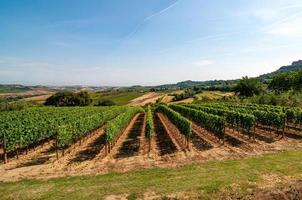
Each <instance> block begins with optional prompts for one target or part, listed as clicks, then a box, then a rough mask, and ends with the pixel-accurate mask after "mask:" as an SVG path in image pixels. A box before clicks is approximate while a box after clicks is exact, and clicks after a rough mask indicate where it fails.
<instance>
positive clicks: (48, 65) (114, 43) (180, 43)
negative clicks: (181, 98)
mask: <svg viewBox="0 0 302 200" xmlns="http://www.w3.org/2000/svg"><path fill="white" fill-rule="evenodd" d="M0 29H1V30H0V83H21V84H26V85H36V84H45V85H75V84H83V85H115V86H120V85H136V84H141V85H158V84H164V83H174V82H178V81H183V80H189V79H190V80H210V79H233V78H240V77H242V76H244V75H248V76H257V75H259V74H262V73H267V72H270V71H273V70H275V69H277V68H279V67H280V66H282V65H287V64H290V63H291V62H292V61H294V60H298V59H302V0H252V1H250V0H231V1H230V0H211V1H206V0H15V1H13V0H0Z"/></svg>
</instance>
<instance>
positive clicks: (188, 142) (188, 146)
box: [187, 137, 190, 150]
mask: <svg viewBox="0 0 302 200" xmlns="http://www.w3.org/2000/svg"><path fill="white" fill-rule="evenodd" d="M187 148H188V149H189V150H190V138H189V137H187Z"/></svg>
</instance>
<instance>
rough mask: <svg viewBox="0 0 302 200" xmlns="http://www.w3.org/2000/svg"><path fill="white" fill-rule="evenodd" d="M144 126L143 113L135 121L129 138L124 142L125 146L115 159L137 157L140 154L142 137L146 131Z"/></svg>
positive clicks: (122, 146) (120, 149) (123, 145)
mask: <svg viewBox="0 0 302 200" xmlns="http://www.w3.org/2000/svg"><path fill="white" fill-rule="evenodd" d="M144 125H145V115H144V114H142V113H141V114H139V115H138V117H137V119H136V120H135V122H134V124H133V126H132V127H131V129H130V131H129V133H128V135H127V138H126V139H125V140H124V141H123V144H122V145H121V147H120V148H119V150H118V152H117V154H115V156H114V157H115V158H116V159H118V158H125V157H131V156H137V155H138V154H139V152H140V151H139V150H140V144H141V143H140V141H141V135H142V132H143V130H144Z"/></svg>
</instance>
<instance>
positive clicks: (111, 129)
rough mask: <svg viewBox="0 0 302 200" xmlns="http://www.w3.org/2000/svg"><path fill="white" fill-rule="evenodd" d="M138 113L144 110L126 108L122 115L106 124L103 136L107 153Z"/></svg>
mask: <svg viewBox="0 0 302 200" xmlns="http://www.w3.org/2000/svg"><path fill="white" fill-rule="evenodd" d="M139 112H144V110H143V109H142V108H141V107H128V108H127V109H126V110H125V111H124V112H123V113H122V114H120V115H118V116H117V117H116V118H114V119H113V120H111V121H109V122H108V123H107V125H106V128H105V134H106V148H108V147H107V145H109V151H110V149H111V148H112V146H113V145H114V144H115V142H116V141H117V139H118V138H119V136H120V134H121V133H122V132H123V129H124V128H126V127H127V125H128V124H129V122H130V120H131V119H132V118H133V116H134V115H135V114H136V113H139ZM106 153H107V150H106Z"/></svg>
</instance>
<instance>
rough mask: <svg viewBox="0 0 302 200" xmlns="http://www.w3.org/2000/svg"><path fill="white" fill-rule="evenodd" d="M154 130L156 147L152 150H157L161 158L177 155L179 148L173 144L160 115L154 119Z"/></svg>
mask: <svg viewBox="0 0 302 200" xmlns="http://www.w3.org/2000/svg"><path fill="white" fill-rule="evenodd" d="M154 129H155V130H154V131H155V133H154V141H155V143H156V145H154V146H153V148H152V149H157V152H158V154H159V155H160V156H163V155H167V154H173V153H175V152H176V151H177V146H176V145H175V144H174V143H173V141H172V139H171V137H170V135H169V134H168V132H167V130H166V128H165V127H164V125H163V124H162V122H161V121H160V119H159V117H158V115H155V117H154Z"/></svg>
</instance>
